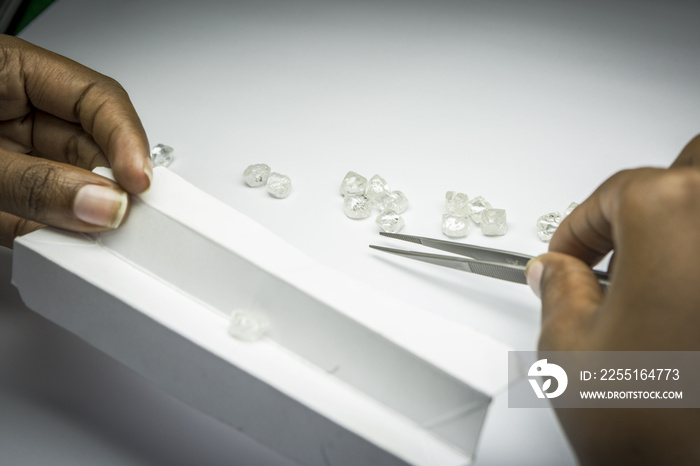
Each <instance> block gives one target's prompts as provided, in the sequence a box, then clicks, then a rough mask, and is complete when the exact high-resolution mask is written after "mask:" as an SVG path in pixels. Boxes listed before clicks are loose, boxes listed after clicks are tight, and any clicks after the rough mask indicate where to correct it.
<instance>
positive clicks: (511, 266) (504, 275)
mask: <svg viewBox="0 0 700 466" xmlns="http://www.w3.org/2000/svg"><path fill="white" fill-rule="evenodd" d="M379 234H380V235H382V236H386V237H388V238H394V239H400V240H403V241H409V242H411V243H416V244H422V245H423V246H427V247H430V248H434V249H439V250H441V251H447V252H451V253H453V254H458V255H460V256H463V257H455V256H447V255H443V254H429V253H424V252H416V251H406V250H403V249H393V248H385V247H383V246H376V245H372V244H371V245H370V246H369V247H370V248H373V249H377V250H379V251H385V252H389V253H392V254H397V255H399V256H403V257H410V258H411V259H415V260H419V261H423V262H428V263H430V264H436V265H441V266H443V267H450V268H453V269H457V270H462V271H464V272H469V273H475V274H478V275H484V276H486V277H492V278H498V279H500V280H506V281H509V282H513V283H522V284H527V281H526V279H525V267H526V266H527V263H528V262H529V261H530V259H533V258H534V257H533V256H528V255H526V254H520V253H517V252H509V251H503V250H500V249H491V248H485V247H481V246H473V245H469V244H464V243H455V242H452V241H444V240H439V239H432V238H424V237H421V236H411V235H402V234H398V233H385V232H380V233H379ZM593 273H594V274H595V275H596V277H597V278H598V283H600V285H601V286H602V287H603V288H607V287H608V286H609V285H610V279H609V277H608V274H607V273H605V272H601V271H599V270H593Z"/></svg>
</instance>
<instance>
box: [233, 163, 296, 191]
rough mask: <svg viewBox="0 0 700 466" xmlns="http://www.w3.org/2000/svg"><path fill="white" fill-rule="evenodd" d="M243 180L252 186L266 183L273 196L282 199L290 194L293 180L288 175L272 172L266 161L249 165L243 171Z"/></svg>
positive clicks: (255, 186)
mask: <svg viewBox="0 0 700 466" xmlns="http://www.w3.org/2000/svg"><path fill="white" fill-rule="evenodd" d="M243 180H244V181H245V182H246V184H247V185H248V186H250V187H252V188H257V187H258V186H263V185H265V186H266V187H267V192H268V193H270V195H271V196H273V197H276V198H279V199H282V198H285V197H287V196H288V195H289V192H290V191H291V189H292V180H290V179H289V177H288V176H287V175H281V174H279V173H275V172H272V171H271V170H270V167H269V166H268V165H266V164H264V163H256V164H254V165H250V166H248V167H247V168H246V169H245V170H244V171H243Z"/></svg>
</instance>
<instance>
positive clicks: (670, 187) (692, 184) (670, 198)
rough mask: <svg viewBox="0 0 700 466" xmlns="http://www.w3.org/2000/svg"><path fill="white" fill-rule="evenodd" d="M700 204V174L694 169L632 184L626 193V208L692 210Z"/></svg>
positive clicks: (658, 174)
mask: <svg viewBox="0 0 700 466" xmlns="http://www.w3.org/2000/svg"><path fill="white" fill-rule="evenodd" d="M698 203H700V171H698V170H696V169H693V168H681V169H673V170H663V171H660V172H658V173H657V174H656V176H648V177H645V178H642V179H640V180H638V181H635V182H633V183H630V184H629V186H628V189H626V190H624V192H623V195H622V198H621V204H622V206H623V208H630V209H635V210H639V209H644V210H652V211H669V210H676V209H690V208H693V207H695V206H697V205H698Z"/></svg>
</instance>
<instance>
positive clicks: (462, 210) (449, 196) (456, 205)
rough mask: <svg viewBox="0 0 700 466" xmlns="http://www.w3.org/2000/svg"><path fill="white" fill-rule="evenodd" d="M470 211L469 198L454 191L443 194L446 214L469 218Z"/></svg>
mask: <svg viewBox="0 0 700 466" xmlns="http://www.w3.org/2000/svg"><path fill="white" fill-rule="evenodd" d="M470 210H471V209H470V207H469V196H467V195H466V194H464V193H458V192H455V191H447V193H445V211H446V212H447V213H448V214H454V215H462V216H464V217H469V214H470V213H471V212H470Z"/></svg>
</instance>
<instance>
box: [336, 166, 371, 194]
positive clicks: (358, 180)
mask: <svg viewBox="0 0 700 466" xmlns="http://www.w3.org/2000/svg"><path fill="white" fill-rule="evenodd" d="M366 189H367V178H365V177H364V176H362V175H358V174H357V173H355V172H353V171H350V172H348V173H347V175H345V178H343V181H342V182H341V183H340V194H342V195H343V196H346V195H348V194H364V193H365V190H366Z"/></svg>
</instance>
